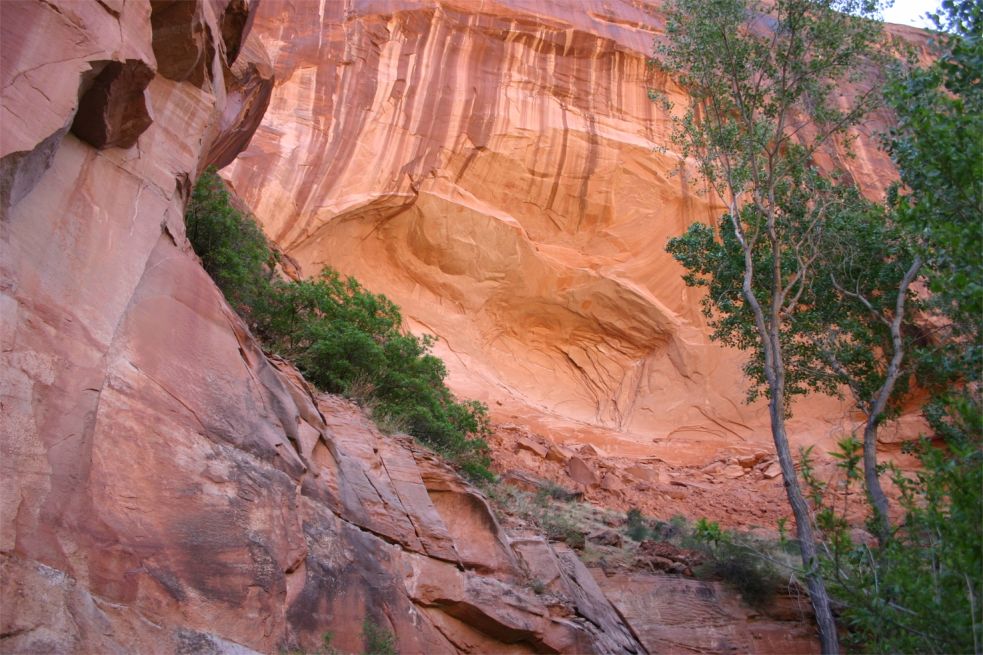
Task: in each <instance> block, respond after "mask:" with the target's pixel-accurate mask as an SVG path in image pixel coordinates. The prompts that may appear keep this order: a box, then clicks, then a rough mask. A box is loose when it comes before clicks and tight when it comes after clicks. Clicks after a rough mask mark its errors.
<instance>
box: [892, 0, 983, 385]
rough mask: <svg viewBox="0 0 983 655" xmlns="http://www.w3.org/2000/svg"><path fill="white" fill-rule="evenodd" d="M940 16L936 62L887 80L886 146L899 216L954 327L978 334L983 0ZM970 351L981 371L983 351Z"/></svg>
mask: <svg viewBox="0 0 983 655" xmlns="http://www.w3.org/2000/svg"><path fill="white" fill-rule="evenodd" d="M934 20H935V23H936V28H937V30H938V31H937V33H936V34H935V35H934V39H933V41H934V55H935V57H936V59H935V61H934V62H933V63H932V64H931V65H930V66H925V67H919V66H917V65H915V66H908V67H906V68H904V69H903V70H902V71H901V72H900V74H898V75H897V76H895V78H894V80H893V81H892V83H891V84H890V85H889V86H888V90H887V94H886V96H887V99H888V102H889V104H890V106H891V107H892V108H893V109H894V111H895V114H896V116H897V127H896V128H895V129H894V130H892V132H891V134H890V135H889V138H888V143H887V145H888V150H889V152H890V154H891V157H892V159H893V160H894V162H895V164H896V165H897V166H898V171H899V172H900V174H901V181H902V185H901V187H900V188H899V190H898V194H897V204H898V209H899V211H898V214H899V216H900V219H901V220H902V221H903V222H904V223H905V224H906V225H908V226H909V227H910V229H912V230H913V231H914V232H916V233H918V234H919V237H920V239H919V243H920V244H921V247H922V253H923V255H924V257H925V259H926V261H927V262H928V264H929V266H928V270H927V273H928V277H929V281H930V283H931V288H932V291H933V293H934V295H935V297H936V299H937V300H938V301H940V307H941V308H942V309H943V311H945V312H946V313H947V314H948V315H949V316H950V318H951V319H952V320H953V321H955V323H956V325H955V327H957V328H963V329H968V330H970V331H974V332H977V333H978V329H979V322H980V319H981V317H983V279H981V277H980V274H979V273H980V257H981V253H983V225H981V221H980V216H981V212H983V79H981V76H983V38H981V36H980V35H981V34H983V5H981V3H980V2H979V1H978V0H962V1H956V0H944V1H943V2H942V12H941V13H939V14H937V15H935V16H934ZM963 345H966V344H963ZM970 345H973V346H975V345H976V344H970ZM964 353H965V355H966V356H969V357H970V358H972V359H973V360H974V361H975V368H976V369H977V370H978V368H979V366H978V365H979V349H978V348H973V349H971V350H970V349H964Z"/></svg>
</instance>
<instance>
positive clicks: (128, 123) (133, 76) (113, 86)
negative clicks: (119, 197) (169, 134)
mask: <svg viewBox="0 0 983 655" xmlns="http://www.w3.org/2000/svg"><path fill="white" fill-rule="evenodd" d="M153 77H154V71H153V70H151V68H150V67H149V66H147V64H145V63H143V62H142V61H140V60H137V59H128V60H126V61H124V62H118V61H110V62H106V63H105V64H102V72H100V73H99V75H97V76H96V79H95V81H94V82H93V83H92V87H91V88H89V90H88V91H86V92H85V95H83V96H82V97H81V98H80V99H79V107H78V111H77V112H76V113H75V120H74V121H73V122H72V134H74V135H75V136H77V137H78V138H80V139H82V140H83V141H85V142H86V143H88V144H89V145H91V146H93V147H95V148H99V149H102V148H130V147H132V146H133V144H135V143H136V142H137V138H139V136H140V135H141V134H143V132H144V130H146V129H147V128H148V127H150V124H151V123H152V122H153V119H151V118H150V114H148V113H147V103H146V100H145V98H144V94H143V91H144V89H146V88H147V85H148V84H150V80H151V79H153Z"/></svg>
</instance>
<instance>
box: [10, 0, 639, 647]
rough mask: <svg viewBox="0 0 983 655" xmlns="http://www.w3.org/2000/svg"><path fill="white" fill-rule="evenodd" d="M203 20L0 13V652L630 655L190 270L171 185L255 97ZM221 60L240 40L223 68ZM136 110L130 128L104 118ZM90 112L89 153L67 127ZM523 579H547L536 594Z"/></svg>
mask: <svg viewBox="0 0 983 655" xmlns="http://www.w3.org/2000/svg"><path fill="white" fill-rule="evenodd" d="M224 4H228V7H230V8H233V9H235V11H241V10H242V8H243V7H244V3H242V2H238V0H233V1H232V2H231V3H223V2H207V3H201V2H194V3H191V2H189V3H177V5H178V6H175V5H174V4H170V5H168V4H166V3H154V5H153V7H151V5H150V4H147V3H140V2H130V1H127V2H125V3H123V2H113V1H111V0H102V1H101V2H100V3H79V2H74V1H72V2H67V1H66V2H46V3H36V2H23V3H21V2H2V3H0V11H2V12H3V13H2V16H0V18H2V21H0V23H2V25H3V29H4V35H3V59H2V66H0V70H2V71H3V75H4V80H3V89H4V91H3V112H4V113H3V119H4V134H3V160H2V162H3V166H4V168H3V171H4V174H5V176H6V175H8V174H9V177H5V178H4V180H5V183H4V184H5V186H4V188H5V189H7V190H10V189H16V191H17V193H16V194H14V193H9V194H7V195H5V196H4V202H5V206H4V211H3V215H2V218H0V240H2V243H0V251H2V253H3V256H2V257H0V319H2V320H0V344H2V348H0V357H2V362H0V420H2V431H0V652H3V653H41V652H43V653H137V652H139V653H237V654H240V655H241V654H244V653H252V652H267V653H272V652H278V651H279V650H280V649H281V648H285V649H292V648H303V649H307V650H313V649H315V648H317V647H318V646H319V645H320V644H321V640H322V637H323V635H324V633H326V632H332V633H333V634H334V637H335V639H334V644H335V645H336V646H337V647H338V648H339V649H341V650H342V651H345V652H362V650H363V649H364V644H362V643H361V640H362V638H361V626H362V622H363V618H368V620H370V621H371V622H373V623H375V624H376V625H377V626H378V627H379V628H380V629H385V630H390V631H392V632H393V633H394V634H395V635H396V638H397V640H398V643H399V646H400V650H401V652H404V653H445V652H455V651H463V652H514V653H527V652H576V653H586V652H596V653H625V652H628V653H641V652H643V649H642V648H641V646H640V644H639V643H638V642H637V641H636V640H635V639H634V637H633V636H632V635H631V634H630V632H629V631H628V629H627V628H626V627H625V625H624V624H623V622H622V620H621V619H620V618H619V617H618V615H617V613H616V612H615V610H614V609H613V607H612V606H611V605H610V604H609V603H608V602H607V600H606V599H605V598H604V597H603V595H602V594H601V593H600V592H599V591H598V590H597V588H596V586H595V585H593V583H592V581H591V580H590V579H589V575H588V574H587V573H586V569H584V567H583V565H582V564H580V562H579V560H577V559H576V558H570V557H569V556H568V555H566V554H563V553H557V552H556V551H554V549H553V547H552V546H550V545H549V544H548V543H546V542H545V541H542V540H539V539H532V540H528V539H526V540H523V541H522V548H521V549H520V548H518V546H517V545H516V544H515V543H513V541H512V539H511V538H510V536H509V535H508V534H506V533H505V532H504V531H503V530H502V529H501V528H500V527H499V525H498V523H497V521H496V520H495V518H494V516H493V515H492V514H491V513H490V511H489V508H488V505H487V503H486V502H485V500H484V498H483V497H482V496H481V495H480V494H478V493H477V492H476V491H475V490H474V489H472V488H471V487H469V486H467V485H466V484H464V483H463V482H462V481H461V479H460V478H458V477H457V475H456V474H454V473H453V472H452V471H450V470H449V469H448V468H447V467H446V466H444V465H443V464H441V463H440V462H439V461H437V460H436V459H435V458H434V457H432V456H431V455H429V454H428V453H426V452H424V451H422V450H421V449H419V448H417V447H415V446H414V445H413V444H412V443H411V442H409V441H408V440H407V439H405V438H396V437H385V436H383V435H381V434H380V433H379V432H378V431H377V430H376V429H375V428H374V427H373V426H372V425H371V424H369V422H368V421H367V420H366V418H365V417H364V415H363V414H362V412H361V411H360V410H359V409H358V408H356V407H354V406H352V405H350V404H348V403H347V402H345V401H342V400H339V399H338V398H333V397H329V396H320V397H318V396H314V395H312V394H311V392H310V390H309V389H308V387H307V385H306V384H305V383H304V382H303V380H302V379H300V377H299V376H298V374H297V373H296V371H294V370H293V369H291V368H290V367H289V366H287V365H286V364H284V363H283V362H279V361H271V360H270V359H268V358H267V356H266V355H264V353H263V352H262V351H261V350H260V348H259V347H258V346H257V344H256V343H255V342H254V341H253V339H252V337H251V336H250V335H249V334H248V332H247V330H246V329H245V327H244V325H243V324H242V322H241V321H240V320H239V318H238V317H237V316H236V315H235V314H234V313H233V312H232V311H231V310H230V309H229V307H228V306H227V305H226V303H225V302H224V300H223V299H222V296H221V293H220V292H219V291H218V289H217V288H216V287H215V285H214V284H213V283H212V281H211V280H210V279H209V277H208V276H207V274H206V273H205V272H204V271H203V270H202V268H201V266H200V265H199V263H198V260H197V258H196V257H195V255H194V253H193V252H192V251H191V248H190V246H189V244H188V242H187V239H186V238H185V234H184V224H183V209H184V204H185V202H186V199H187V195H188V192H189V189H190V182H191V180H192V179H193V178H194V177H195V176H196V174H197V173H198V172H199V171H200V170H201V169H202V168H203V167H204V166H205V165H206V164H207V163H208V162H209V161H214V160H222V159H223V158H229V157H232V156H234V154H235V150H236V149H237V148H239V147H242V146H243V145H244V144H245V143H246V142H248V139H249V136H250V135H251V133H252V131H253V130H254V129H255V126H256V123H257V122H258V119H259V117H260V116H261V113H262V110H261V108H260V107H261V106H262V105H263V104H264V103H265V99H266V98H268V97H269V88H270V85H271V78H270V77H269V72H270V71H269V67H268V65H266V64H265V63H264V62H265V60H264V58H263V56H262V54H261V49H259V48H257V47H255V45H250V44H249V42H248V41H244V40H243V39H244V36H245V35H239V37H238V38H233V37H234V36H235V35H231V34H230V33H229V32H228V30H224V31H223V30H222V29H221V27H227V25H228V23H225V22H223V23H222V24H221V26H220V23H219V21H220V20H221V17H222V16H223V15H227V14H226V13H224V9H225V7H223V5H224ZM152 11H153V12H154V13H156V12H158V11H162V12H164V13H162V14H160V15H158V16H157V18H155V19H153V20H152ZM165 18H166V19H167V20H166V21H165V20H164V19H165ZM242 23H243V24H244V25H248V20H246V21H242ZM152 26H153V28H154V29H153V30H152V29H151V27H152ZM165 27H166V29H168V30H173V32H174V34H179V35H185V34H190V35H192V36H193V38H191V39H190V45H188V46H187V47H189V48H193V49H194V52H190V53H189V52H184V53H183V54H184V55H187V57H186V59H184V60H181V61H184V62H185V63H187V64H188V65H189V66H190V69H189V70H191V72H190V73H181V74H180V75H178V74H172V73H173V71H172V72H171V73H168V74H163V71H162V66H163V63H162V57H163V55H162V51H161V50H160V48H159V47H158V46H159V43H158V40H159V39H158V36H159V35H158V31H159V30H160V29H165ZM182 38H183V37H182ZM218 38H222V39H223V40H224V43H225V44H228V43H229V42H231V41H239V42H242V43H243V46H242V48H241V51H240V54H239V57H238V59H236V61H235V63H234V64H232V65H231V67H230V66H229V65H228V62H223V61H222V60H221V58H222V57H223V56H224V55H223V50H224V49H225V48H226V47H227V45H223V42H219V41H217V40H216V39H218ZM202 39H204V40H202ZM186 45H187V44H186ZM155 53H156V56H155ZM170 54H173V55H175V56H177V55H179V54H182V53H170ZM106 62H109V63H106ZM133 62H137V63H136V64H134V63H133ZM172 63H173V62H172ZM192 63H193V66H191V64H192ZM94 66H97V67H98V66H101V67H102V69H101V72H100V75H101V74H102V73H104V72H105V71H107V70H108V71H110V73H109V74H108V75H107V77H106V78H101V79H102V81H101V82H99V85H101V86H99V85H92V86H90V87H88V88H90V89H91V88H98V89H100V91H99V92H98V98H95V100H91V101H90V100H86V99H85V98H87V97H88V96H86V95H85V93H84V92H83V102H81V103H80V102H79V99H78V95H79V91H80V89H84V88H86V84H87V83H88V82H91V81H92V80H89V79H88V78H86V75H88V74H89V71H90V70H92V69H93V67H94ZM182 66H183V64H182ZM128 70H132V71H137V73H139V74H136V73H135V74H134V75H133V77H134V78H137V77H140V78H141V79H142V77H148V71H149V77H148V79H147V80H146V83H143V82H141V84H142V85H143V87H145V89H144V88H142V87H141V88H140V90H139V92H137V91H136V89H137V88H138V87H140V84H132V85H131V84H123V83H122V82H123V81H125V80H126V79H127V78H126V76H127V75H129V73H127V71H128ZM195 71H199V72H201V74H198V73H196V72H195ZM206 72H207V73H206ZM118 85H119V86H122V88H121V89H117V86H118ZM130 91H132V93H131V92H130ZM137 95H139V96H140V97H142V98H145V102H146V106H147V110H148V111H147V113H148V114H149V115H150V116H151V117H152V118H153V121H152V122H151V123H150V124H149V125H146V126H144V129H141V130H140V131H139V132H137V130H129V128H127V125H128V122H127V121H126V120H122V121H119V120H116V118H117V117H120V116H123V117H125V116H128V115H129V108H130V107H131V103H132V101H133V98H134V97H135V96H137ZM42 98H45V99H46V101H44V102H42ZM96 100H98V102H96ZM93 107H94V110H93V109H92V108H93ZM92 116H94V117H95V118H97V119H99V120H103V127H105V128H106V129H105V130H103V131H101V132H99V138H98V139H95V141H96V142H97V144H98V145H100V146H103V147H102V148H101V149H99V148H96V147H94V146H93V145H92V144H91V143H88V142H86V141H83V140H81V139H80V138H78V137H77V136H76V133H75V132H70V131H69V130H68V127H69V126H71V125H72V124H73V122H77V123H81V122H83V121H88V120H89V117H92ZM107 117H108V119H109V120H106V119H107ZM8 125H9V128H8ZM82 131H83V132H84V130H82ZM114 134H115V135H116V137H117V138H113V137H112V135H114ZM53 135H54V136H53ZM120 135H126V138H125V139H124V138H119V137H120ZM104 137H105V138H104ZM130 140H135V143H133V145H132V147H127V144H128V143H129V142H130ZM6 180H11V181H12V182H10V183H9V184H8V183H7V182H6ZM533 556H535V560H533V559H532V558H533ZM534 561H535V563H537V564H538V563H539V562H552V563H553V566H554V567H555V568H557V570H559V571H561V572H562V574H561V576H560V577H558V578H557V584H556V588H555V593H553V594H552V595H550V596H549V597H548V598H547V597H540V596H538V595H536V594H535V593H533V591H532V590H531V589H530V588H529V586H528V580H529V579H530V575H531V566H532V565H533V564H532V562H534Z"/></svg>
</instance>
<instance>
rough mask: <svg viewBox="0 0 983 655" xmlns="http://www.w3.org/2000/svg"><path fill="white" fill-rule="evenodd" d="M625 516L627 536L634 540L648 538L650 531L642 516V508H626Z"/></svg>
mask: <svg viewBox="0 0 983 655" xmlns="http://www.w3.org/2000/svg"><path fill="white" fill-rule="evenodd" d="M625 518H626V526H627V532H628V536H629V537H631V538H632V539H634V540H635V541H645V540H646V539H648V538H649V535H650V532H649V529H648V526H647V525H645V517H644V516H642V510H640V509H638V508H637V507H632V508H631V509H629V510H628V514H627V515H626V517H625Z"/></svg>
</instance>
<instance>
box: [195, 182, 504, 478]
mask: <svg viewBox="0 0 983 655" xmlns="http://www.w3.org/2000/svg"><path fill="white" fill-rule="evenodd" d="M185 223H186V225H187V232H188V238H189V239H190V240H191V244H192V246H194V249H195V252H196V253H198V256H199V257H201V261H202V265H203V266H204V268H205V270H206V271H208V273H209V274H210V275H211V276H212V279H214V280H215V282H216V284H218V286H219V288H220V289H221V290H222V292H223V293H224V294H225V297H226V298H227V299H228V301H229V304H230V305H232V307H233V308H234V309H235V310H236V311H237V312H238V313H239V314H240V315H241V316H242V317H243V319H244V320H245V321H246V322H247V323H248V324H249V326H250V328H251V329H252V330H253V331H254V333H255V334H256V336H258V337H259V338H260V340H261V341H262V343H263V344H264V346H265V347H266V348H268V349H269V350H271V351H274V352H276V353H277V354H279V355H282V356H283V357H286V358H287V359H289V360H291V361H292V362H294V363H295V364H296V365H297V367H298V368H299V369H300V370H301V372H302V373H303V374H304V375H305V377H306V378H307V379H308V380H310V381H311V382H312V383H313V384H314V385H316V386H317V387H318V388H319V389H322V390H324V391H329V392H332V393H341V394H346V395H349V396H350V397H353V398H354V399H355V400H358V401H360V402H361V403H363V405H364V406H366V407H367V408H368V409H369V410H370V411H371V413H372V415H373V418H374V419H375V420H376V422H377V423H379V424H380V425H381V426H383V427H384V428H389V429H399V430H405V431H406V432H407V433H408V434H411V435H413V436H414V437H416V438H417V439H419V440H420V441H421V442H423V443H424V444H426V445H428V446H430V447H432V448H433V449H434V450H436V451H437V452H439V453H440V454H442V455H444V456H445V457H447V458H448V459H449V460H450V461H451V462H452V463H454V464H455V465H456V466H458V468H460V469H461V470H462V471H463V472H464V473H465V474H467V475H468V476H469V477H471V478H479V479H480V478H485V479H488V478H490V477H492V476H491V472H490V471H489V470H488V463H489V459H488V454H487V452H488V447H487V445H486V444H485V441H484V437H485V436H486V435H487V433H488V430H489V423H488V416H487V408H486V407H485V406H484V405H483V404H481V403H479V402H476V401H459V400H457V399H456V398H455V397H454V395H453V394H452V393H451V391H450V390H449V389H448V388H447V385H446V384H444V378H445V377H446V375H447V370H446V368H445V367H444V363H443V362H442V361H441V360H440V359H438V358H437V357H435V356H433V355H432V354H430V349H431V347H432V345H433V342H434V340H433V337H430V336H427V335H425V336H423V337H418V336H416V335H413V334H410V333H408V332H406V331H404V330H403V329H402V322H403V319H402V316H401V315H400V313H399V308H398V307H397V306H396V305H395V304H394V303H393V302H392V301H390V300H389V299H388V298H386V297H385V296H383V295H380V294H374V293H371V292H370V291H368V290H366V289H365V288H364V287H362V286H361V285H360V284H359V283H358V281H357V280H355V279H354V278H350V277H348V278H346V277H342V276H341V275H339V274H338V273H337V272H336V271H333V270H331V269H325V270H324V271H322V273H321V275H320V276H319V277H318V278H316V279H313V280H301V281H287V280H283V279H281V278H280V277H279V276H278V275H276V274H275V270H274V269H275V266H276V264H277V261H278V256H277V255H276V254H275V253H274V252H273V250H272V249H271V248H270V246H269V244H268V243H267V241H266V238H265V236H264V235H263V233H262V231H261V230H260V229H259V227H258V226H257V225H256V223H255V222H254V221H253V220H252V219H251V218H250V217H249V216H247V215H245V214H244V213H243V212H241V211H239V210H237V209H236V208H235V207H233V206H232V204H231V203H230V198H229V193H228V191H227V190H226V188H225V183H224V182H223V181H222V179H221V178H220V177H219V176H218V175H217V174H216V173H215V172H214V171H213V170H209V171H206V172H205V173H204V174H203V175H202V176H201V178H200V179H199V180H198V183H197V184H196V186H195V190H194V194H193V196H192V199H191V202H190V203H189V205H188V209H187V212H186V214H185Z"/></svg>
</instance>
